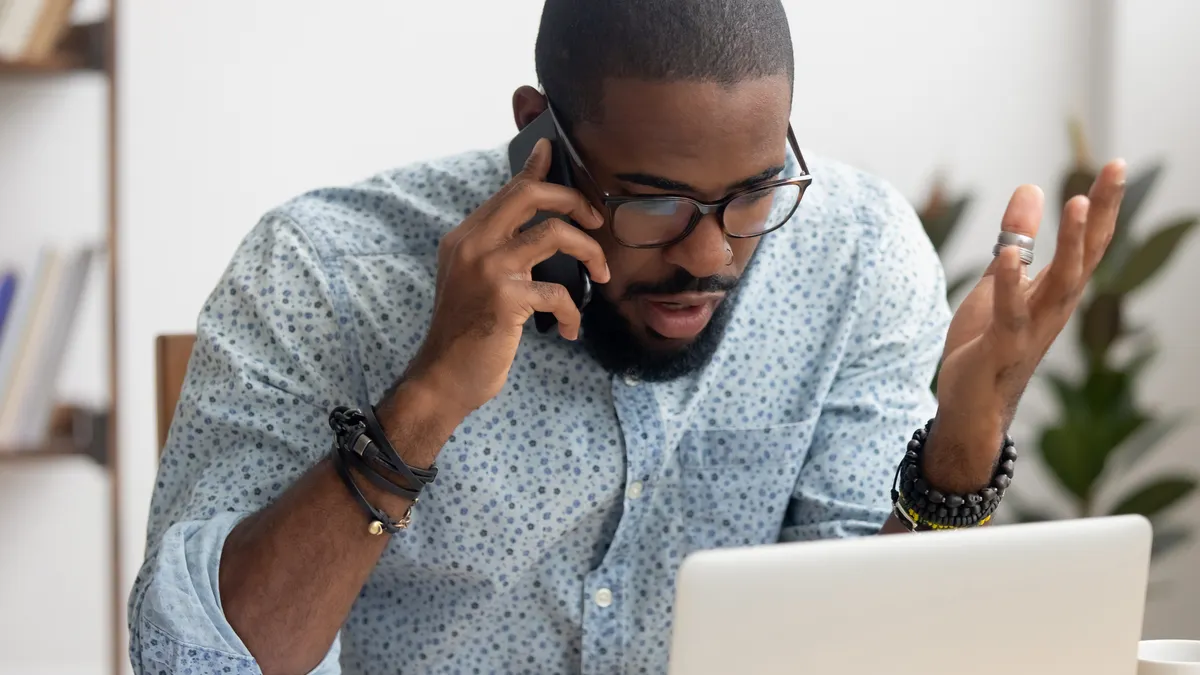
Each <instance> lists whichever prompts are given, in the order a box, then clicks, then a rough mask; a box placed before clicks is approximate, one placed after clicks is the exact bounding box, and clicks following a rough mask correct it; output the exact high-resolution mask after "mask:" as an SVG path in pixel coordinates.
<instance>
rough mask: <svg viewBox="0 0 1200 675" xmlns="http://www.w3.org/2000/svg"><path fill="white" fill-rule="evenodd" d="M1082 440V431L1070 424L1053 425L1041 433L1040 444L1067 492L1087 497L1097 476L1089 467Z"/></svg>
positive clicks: (1050, 466)
mask: <svg viewBox="0 0 1200 675" xmlns="http://www.w3.org/2000/svg"><path fill="white" fill-rule="evenodd" d="M1081 441H1083V438H1082V434H1079V433H1075V431H1074V429H1072V428H1071V427H1067V426H1057V427H1050V428H1049V429H1046V430H1045V431H1043V432H1042V441H1041V445H1040V447H1041V449H1042V459H1044V460H1045V461H1046V466H1047V467H1048V468H1049V469H1050V473H1051V474H1053V475H1054V477H1055V478H1056V479H1058V482H1059V483H1061V484H1062V486H1063V487H1065V488H1066V489H1067V491H1068V492H1070V493H1071V494H1073V495H1075V496H1076V497H1078V498H1079V499H1081V500H1086V499H1087V497H1088V495H1090V494H1091V491H1092V484H1093V483H1095V479H1096V476H1094V475H1092V472H1091V471H1089V470H1088V467H1087V465H1086V460H1085V459H1084V451H1083V446H1082V442H1081Z"/></svg>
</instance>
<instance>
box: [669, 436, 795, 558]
mask: <svg viewBox="0 0 1200 675" xmlns="http://www.w3.org/2000/svg"><path fill="white" fill-rule="evenodd" d="M811 435H812V426H811V425H809V424H794V425H785V426H779V427H773V428H770V429H710V430H703V431H689V432H687V433H686V434H684V436H683V438H682V440H681V441H680V444H679V470H680V475H681V477H682V479H683V480H682V487H683V495H682V497H683V498H682V500H681V502H682V504H683V509H682V513H681V514H680V515H681V516H682V520H683V525H684V529H685V532H686V534H687V538H688V540H689V548H691V549H693V550H695V549H704V548H717V547H721V546H747V545H756V544H766V543H773V542H775V541H777V540H778V537H779V530H780V527H781V525H782V522H783V516H784V513H785V511H786V509H787V505H788V501H789V500H790V499H791V495H792V491H793V489H794V487H795V485H796V479H797V477H798V476H799V474H800V467H801V465H802V464H803V463H804V458H805V455H806V454H807V452H808V446H809V441H810V438H811Z"/></svg>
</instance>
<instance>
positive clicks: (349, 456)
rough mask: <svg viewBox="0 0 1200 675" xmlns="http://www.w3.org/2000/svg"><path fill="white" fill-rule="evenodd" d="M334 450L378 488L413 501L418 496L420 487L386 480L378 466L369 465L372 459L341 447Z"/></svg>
mask: <svg viewBox="0 0 1200 675" xmlns="http://www.w3.org/2000/svg"><path fill="white" fill-rule="evenodd" d="M335 452H336V453H337V454H338V456H340V457H341V458H342V461H344V462H345V463H346V464H349V465H350V468H352V469H357V470H358V474H359V475H360V476H363V477H365V478H366V479H367V480H369V481H370V482H371V483H372V484H373V485H374V486H375V487H377V488H379V489H380V490H383V491H385V492H389V493H391V494H394V495H396V496H397V497H403V498H405V499H408V500H411V501H413V502H416V501H417V498H418V497H420V495H421V491H420V489H416V490H414V489H411V488H409V487H405V486H403V485H397V484H396V483H393V482H392V481H390V480H388V479H387V478H385V477H384V476H383V475H382V474H381V473H380V469H379V468H377V467H374V466H371V463H372V460H368V459H366V458H365V457H362V456H360V455H358V454H356V453H354V452H352V451H350V450H347V449H345V448H342V447H338V448H336V450H335ZM380 464H382V462H380ZM388 468H390V467H388ZM383 470H387V469H383Z"/></svg>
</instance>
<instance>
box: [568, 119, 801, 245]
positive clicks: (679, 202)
mask: <svg viewBox="0 0 1200 675" xmlns="http://www.w3.org/2000/svg"><path fill="white" fill-rule="evenodd" d="M547 109H548V110H549V111H550V119H551V120H553V122H554V128H555V131H557V132H558V137H559V139H560V140H561V141H562V143H563V146H564V147H565V148H566V150H567V154H568V155H570V157H571V162H572V163H574V164H575V167H576V168H578V169H579V172H580V173H582V174H583V175H584V177H586V178H587V180H588V181H589V182H590V183H591V184H592V187H593V188H594V189H595V190H596V192H598V193H599V194H600V196H601V198H602V202H603V203H604V207H605V209H606V210H607V211H608V223H609V227H610V229H611V231H612V234H613V238H615V239H616V240H617V242H618V243H620V244H621V245H623V246H627V247H629V248H663V247H666V246H671V245H672V244H676V243H679V242H680V241H683V240H684V239H685V238H686V237H687V236H688V235H689V234H691V233H692V231H693V230H695V229H696V225H698V224H699V223H700V220H701V219H703V218H704V216H707V215H715V216H716V218H717V223H718V224H719V225H720V227H721V231H722V232H723V233H724V234H725V236H727V237H730V238H734V239H750V238H753V237H761V236H762V235H764V234H767V233H768V232H773V231H775V230H778V229H779V228H780V227H783V225H784V224H785V223H787V221H788V220H789V219H790V218H791V217H792V214H794V213H795V212H796V208H797V207H799V206H800V199H801V198H803V197H804V191H805V190H807V189H808V186H809V185H811V184H812V176H811V175H809V173H808V165H807V164H806V163H805V161H804V155H802V154H801V153H800V145H799V144H798V143H797V142H796V135H795V133H793V132H792V125H791V124H789V125H788V130H787V139H788V144H789V145H790V146H791V148H792V152H793V153H794V154H795V156H796V161H797V162H798V163H799V165H800V170H801V172H802V175H800V176H798V177H796V178H787V179H780V180H773V181H770V182H767V183H762V184H760V185H755V186H753V187H750V188H747V189H745V190H739V191H737V192H734V193H732V194H729V195H727V196H726V197H725V198H724V199H721V200H719V201H715V202H702V201H700V200H698V199H692V198H691V197H683V196H677V195H638V196H632V197H621V196H613V195H610V194H609V193H608V192H605V191H604V190H603V189H601V187H600V184H599V183H597V182H596V179H595V178H593V177H592V174H591V173H590V172H589V171H588V170H587V167H586V166H584V164H583V160H582V159H581V158H580V156H579V153H578V152H577V151H576V150H575V146H574V145H572V143H571V140H570V139H569V138H568V137H567V134H566V133H565V132H564V131H563V128H562V125H561V124H559V121H558V115H557V114H555V112H554V107H553V106H552V105H550V103H549V99H547Z"/></svg>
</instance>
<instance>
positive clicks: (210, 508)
mask: <svg viewBox="0 0 1200 675" xmlns="http://www.w3.org/2000/svg"><path fill="white" fill-rule="evenodd" d="M339 283H340V282H339V281H338V279H337V277H336V276H331V275H330V274H328V273H327V271H326V269H325V267H324V265H323V262H322V260H321V258H320V257H319V255H318V254H317V252H316V250H315V248H314V246H313V245H312V243H311V241H310V239H309V238H308V237H307V236H306V235H305V233H304V232H303V231H302V230H301V229H300V228H299V227H298V226H297V225H296V224H295V223H293V222H291V221H290V220H287V219H286V218H283V217H280V216H268V217H267V218H265V219H264V220H263V221H262V222H260V223H259V224H258V226H257V227H256V228H255V229H254V230H253V231H252V232H251V233H250V234H249V235H248V236H247V237H246V239H245V240H244V241H243V242H242V244H241V246H240V247H239V249H238V251H237V253H236V254H235V256H234V258H233V261H232V262H231V263H230V266H229V267H228V269H227V270H226V271H225V273H224V275H223V277H222V278H221V280H220V282H219V283H218V285H217V287H216V288H215V290H214V291H213V293H212V294H211V295H210V296H209V298H208V301H207V302H206V304H205V306H204V308H203V310H202V312H201V314H200V317H199V321H198V323H197V330H196V346H195V347H194V349H193V352H192V356H191V361H190V363H189V369H188V375H187V378H186V381H185V383H184V387H183V391H182V394H181V397H180V402H179V406H178V408H177V409H176V412H175V419H174V423H173V424H172V426H171V433H170V436H169V438H168V440H167V445H166V448H165V450H164V453H163V457H162V461H161V463H160V466H159V471H158V481H157V484H156V486H155V490H154V496H153V499H152V501H151V506H150V522H149V528H148V533H147V542H146V558H145V562H144V563H143V565H142V568H141V570H140V571H139V573H138V576H137V579H136V581H135V583H134V587H133V591H132V593H131V596H130V600H129V632H130V645H129V649H130V658H131V660H132V662H133V666H134V671H135V672H136V673H138V674H139V675H140V674H142V673H146V674H149V673H155V674H157V673H200V672H204V673H209V672H229V673H257V672H260V671H259V668H258V666H257V664H255V662H254V660H253V658H252V657H251V655H250V653H249V652H248V651H247V649H246V647H245V645H244V644H242V641H241V640H240V639H239V638H238V636H237V634H236V633H235V632H234V630H233V628H232V627H231V626H230V625H229V623H228V622H227V621H226V619H225V615H224V612H223V611H222V609H221V596H220V592H219V589H218V587H217V582H218V569H219V566H220V558H221V550H222V547H223V546H224V542H225V538H226V536H227V535H228V534H229V532H230V531H231V530H232V529H233V528H234V526H236V525H237V523H238V522H240V521H241V520H242V519H243V518H244V517H245V516H246V515H248V514H250V513H253V512H255V511H258V510H259V509H261V508H262V507H264V506H266V505H267V504H269V503H270V502H271V501H273V500H274V499H275V498H276V497H277V496H279V495H280V494H281V493H282V492H283V491H284V490H285V489H286V488H287V487H288V486H290V485H291V484H292V483H293V482H294V481H295V480H296V479H297V478H299V476H300V475H301V474H303V473H304V472H305V471H306V470H308V469H309V468H310V467H311V466H312V465H314V464H315V463H316V462H317V461H319V459H320V458H321V457H322V456H323V455H324V454H325V453H326V452H328V449H329V447H330V446H329V444H330V442H331V441H330V439H331V436H330V431H329V427H328V424H327V422H326V416H327V414H328V412H327V411H328V410H329V409H330V408H332V407H333V406H335V405H339V404H343V403H347V402H355V401H358V400H359V399H360V398H361V397H362V395H363V392H361V391H359V389H360V388H361V387H362V384H361V377H359V378H355V377H353V376H352V373H355V372H361V371H359V370H357V368H356V366H355V353H356V352H355V350H354V349H353V348H352V347H351V346H350V345H351V344H352V338H351V336H350V335H349V332H348V331H347V330H346V329H345V327H344V326H345V324H346V322H347V321H348V319H347V317H346V316H344V315H343V313H342V312H339V310H338V307H337V303H335V298H337V297H339V295H341V294H343V293H344V289H341V288H340V287H339V285H338V284H339ZM342 297H344V295H343V296H342ZM339 650H340V640H335V642H334V644H333V645H332V647H331V649H330V651H329V653H328V654H327V655H326V657H325V658H324V660H323V661H322V663H321V664H320V665H319V666H318V667H317V668H316V670H314V671H313V672H314V673H319V674H320V675H331V674H336V673H339V672H340V668H339V665H338V653H339Z"/></svg>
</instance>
